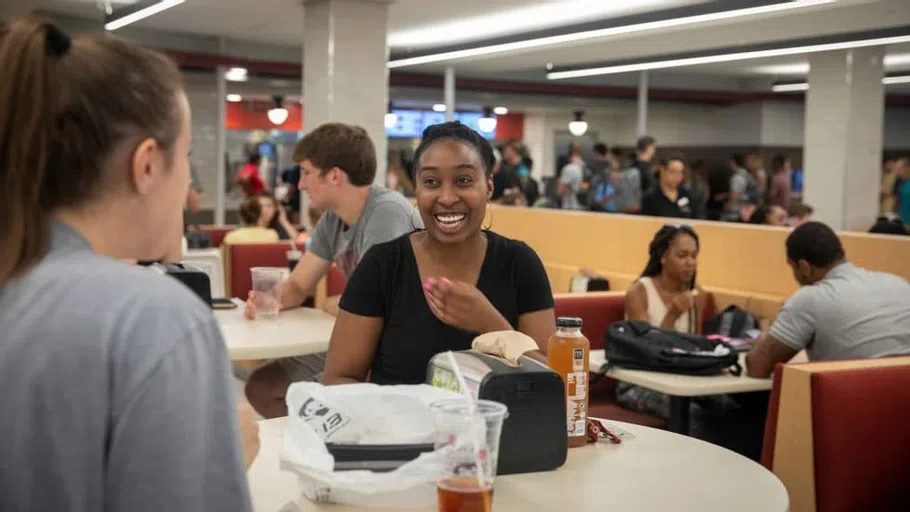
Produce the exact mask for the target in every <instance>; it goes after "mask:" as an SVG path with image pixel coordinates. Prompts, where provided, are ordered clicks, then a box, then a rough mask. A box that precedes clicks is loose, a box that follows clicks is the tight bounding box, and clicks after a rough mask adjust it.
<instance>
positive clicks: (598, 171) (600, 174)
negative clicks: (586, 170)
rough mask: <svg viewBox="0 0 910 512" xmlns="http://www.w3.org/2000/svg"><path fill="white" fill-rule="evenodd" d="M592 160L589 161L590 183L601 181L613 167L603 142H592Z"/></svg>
mask: <svg viewBox="0 0 910 512" xmlns="http://www.w3.org/2000/svg"><path fill="white" fill-rule="evenodd" d="M592 151H593V153H594V161H593V162H591V174H592V183H597V182H599V181H602V180H603V179H604V178H606V176H607V171H609V170H611V169H612V168H613V162H612V161H611V160H610V151H609V150H608V149H607V145H606V144H604V143H603V142H598V143H597V144H594V147H593V149H592Z"/></svg>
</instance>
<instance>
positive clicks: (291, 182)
mask: <svg viewBox="0 0 910 512" xmlns="http://www.w3.org/2000/svg"><path fill="white" fill-rule="evenodd" d="M299 183H300V166H299V165H292V166H291V167H288V168H287V169H285V170H283V171H281V186H282V188H284V189H285V192H284V196H283V199H282V200H281V202H282V203H284V205H285V210H286V211H287V215H288V220H290V222H291V224H293V225H295V226H299V225H300V222H301V211H300V208H301V204H300V189H299V188H297V185H298V184H299ZM275 193H276V194H278V191H276V192H275ZM279 195H280V194H279Z"/></svg>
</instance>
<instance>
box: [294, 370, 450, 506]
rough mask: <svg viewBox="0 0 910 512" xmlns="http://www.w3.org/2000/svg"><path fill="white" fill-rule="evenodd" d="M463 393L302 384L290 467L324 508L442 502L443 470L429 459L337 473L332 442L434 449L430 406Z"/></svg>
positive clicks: (296, 400)
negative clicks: (418, 445)
mask: <svg viewBox="0 0 910 512" xmlns="http://www.w3.org/2000/svg"><path fill="white" fill-rule="evenodd" d="M459 396H460V395H458V394H456V393H453V392H451V391H446V390H443V389H439V388H434V387H432V386H427V385H424V384H421V385H416V386H377V385H375V384H350V385H345V386H323V385H322V384H318V383H315V382H298V383H294V384H292V385H291V387H290V388H289V389H288V394H287V404H288V429H287V431H286V432H285V436H284V443H283V445H282V448H281V461H282V467H283V468H284V469H287V470H290V471H293V472H294V473H296V474H297V476H298V480H299V481H300V487H301V492H302V493H303V495H304V496H306V497H307V498H309V499H310V500H313V501H316V502H332V503H343V504H347V505H357V506H362V507H386V508H390V507H406V508H410V507H430V506H433V505H434V504H435V503H436V480H437V475H438V471H439V470H438V464H437V459H436V455H435V454H433V453H425V454H423V455H421V456H420V457H419V458H417V459H415V460H413V461H411V462H408V463H406V464H403V465H402V466H401V467H399V468H398V469H396V470H394V471H390V472H387V473H374V472H372V471H333V468H334V466H335V459H334V457H332V455H331V454H330V453H329V451H328V450H327V449H326V446H325V443H326V442H332V443H338V444H410V443H432V442H433V430H434V420H433V415H432V412H431V411H430V408H429V405H430V404H432V403H433V402H436V401H439V400H445V399H450V398H456V397H459Z"/></svg>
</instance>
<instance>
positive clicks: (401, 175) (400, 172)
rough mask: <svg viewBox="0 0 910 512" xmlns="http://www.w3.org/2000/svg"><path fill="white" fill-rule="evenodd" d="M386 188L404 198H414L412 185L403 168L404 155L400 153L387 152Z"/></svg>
mask: <svg viewBox="0 0 910 512" xmlns="http://www.w3.org/2000/svg"><path fill="white" fill-rule="evenodd" d="M386 188H388V189H389V190H395V191H396V192H398V193H400V194H401V195H403V196H405V197H414V183H413V182H412V181H411V178H410V177H409V176H408V172H407V171H406V170H405V166H404V154H403V153H402V152H401V151H390V152H389V167H388V169H387V170H386Z"/></svg>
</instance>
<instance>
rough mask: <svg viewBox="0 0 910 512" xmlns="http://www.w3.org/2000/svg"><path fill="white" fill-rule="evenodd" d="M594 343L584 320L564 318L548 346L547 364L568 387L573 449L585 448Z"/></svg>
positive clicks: (569, 423)
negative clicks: (590, 357) (585, 330)
mask: <svg viewBox="0 0 910 512" xmlns="http://www.w3.org/2000/svg"><path fill="white" fill-rule="evenodd" d="M590 351H591V343H590V342H588V338H585V336H584V335H583V334H582V333H581V318H573V317H560V318H559V319H557V320H556V334H554V335H553V337H552V338H550V341H549V343H548V344H547V364H548V365H549V366H550V368H552V369H553V371H555V372H556V373H558V374H559V376H560V377H562V382H563V383H564V384H565V386H566V432H567V433H568V436H569V447H570V448H573V447H576V446H584V445H585V443H586V442H587V436H586V427H587V423H588V353H589V352H590Z"/></svg>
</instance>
